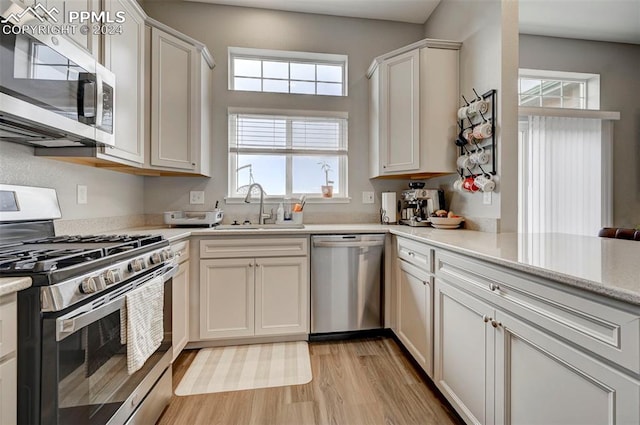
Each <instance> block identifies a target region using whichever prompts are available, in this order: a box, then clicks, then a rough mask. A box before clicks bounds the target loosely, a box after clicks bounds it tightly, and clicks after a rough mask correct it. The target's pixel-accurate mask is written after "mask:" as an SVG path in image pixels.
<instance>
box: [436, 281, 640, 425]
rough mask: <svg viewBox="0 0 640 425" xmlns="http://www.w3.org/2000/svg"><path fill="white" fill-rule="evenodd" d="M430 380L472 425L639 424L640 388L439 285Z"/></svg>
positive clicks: (549, 338) (506, 316) (539, 332)
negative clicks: (433, 366)
mask: <svg viewBox="0 0 640 425" xmlns="http://www.w3.org/2000/svg"><path fill="white" fill-rule="evenodd" d="M434 310H435V318H434V321H435V332H434V333H435V341H434V346H435V370H434V381H435V383H436V385H437V386H438V388H439V389H440V390H441V391H442V393H443V394H444V395H445V397H446V398H447V399H448V400H449V401H450V402H451V404H452V405H453V406H454V407H455V409H456V410H457V411H458V413H459V414H460V415H461V416H462V417H463V419H464V420H465V422H467V423H469V424H514V425H520V424H523V425H525V424H544V425H567V424H580V425H588V424H594V425H595V424H638V423H640V409H639V408H638V402H639V400H640V383H639V382H638V381H637V380H634V379H633V378H631V377H628V376H625V375H624V374H623V373H621V372H620V371H618V370H615V369H614V368H612V367H610V366H608V365H605V364H604V363H602V362H600V361H598V360H596V359H595V358H593V357H591V356H589V355H588V354H586V353H584V352H583V351H582V350H580V349H578V348H575V347H573V346H571V345H569V344H566V343H564V342H562V341H561V340H559V339H557V338H555V337H554V336H553V335H551V334H550V333H548V332H546V331H545V330H544V329H539V328H537V327H534V326H532V325H530V324H528V323H526V322H525V321H524V320H521V319H520V318H518V317H517V316H515V315H513V314H510V313H508V312H506V311H503V310H502V309H500V308H498V307H496V306H493V305H492V304H490V303H487V302H485V301H483V300H481V299H479V298H478V297H476V296H474V295H472V294H470V293H468V292H466V291H463V290H461V289H459V288H458V287H456V286H455V285H451V284H449V283H448V282H446V281H445V280H442V279H440V278H438V279H436V284H435V308H434Z"/></svg>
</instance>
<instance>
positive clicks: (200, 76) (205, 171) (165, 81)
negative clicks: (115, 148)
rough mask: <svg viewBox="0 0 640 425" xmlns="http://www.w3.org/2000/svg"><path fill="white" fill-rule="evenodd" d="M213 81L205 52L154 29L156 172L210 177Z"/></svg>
mask: <svg viewBox="0 0 640 425" xmlns="http://www.w3.org/2000/svg"><path fill="white" fill-rule="evenodd" d="M154 25H155V24H154ZM211 78H212V75H211V68H210V67H209V64H208V62H207V60H206V58H205V57H204V56H203V53H202V50H201V49H199V48H198V47H197V46H196V45H194V44H192V43H189V42H188V41H185V40H184V39H183V38H180V37H178V36H176V35H174V34H172V33H169V32H167V31H165V30H164V29H163V28H160V27H157V26H152V28H151V147H150V149H151V151H150V168H153V169H163V170H168V171H175V172H187V173H192V174H198V175H204V176H209V174H210V170H209V168H210V167H209V150H210V143H211V141H210V133H209V126H210V121H211V107H212V105H211Z"/></svg>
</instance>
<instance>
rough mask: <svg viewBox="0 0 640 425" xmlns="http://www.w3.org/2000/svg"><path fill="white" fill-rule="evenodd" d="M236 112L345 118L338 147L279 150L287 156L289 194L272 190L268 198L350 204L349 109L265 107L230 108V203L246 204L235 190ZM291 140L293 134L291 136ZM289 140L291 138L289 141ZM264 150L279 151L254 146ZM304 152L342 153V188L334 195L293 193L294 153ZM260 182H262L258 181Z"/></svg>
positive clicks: (340, 160) (325, 154)
mask: <svg viewBox="0 0 640 425" xmlns="http://www.w3.org/2000/svg"><path fill="white" fill-rule="evenodd" d="M235 114H250V115H265V116H268V117H273V116H281V117H285V118H289V117H291V118H293V117H310V118H322V117H326V118H339V119H343V120H345V127H344V128H343V129H342V133H343V134H342V145H341V146H340V147H339V149H338V150H335V151H333V150H326V151H324V150H319V151H307V150H298V149H288V148H287V149H277V152H278V153H283V154H285V155H287V161H286V170H285V175H286V184H285V187H286V189H285V190H286V193H285V194H284V195H269V194H268V193H267V194H266V195H265V200H267V201H270V202H278V201H281V200H284V199H286V198H300V196H302V195H305V196H306V199H307V202H309V203H349V202H350V201H351V198H350V197H349V193H348V188H349V182H348V162H349V155H348V152H349V147H348V146H349V142H348V133H349V132H348V121H349V114H348V113H347V112H337V111H309V110H283V109H263V108H235V107H230V108H227V116H228V141H227V152H228V160H229V168H228V176H227V177H228V178H227V181H228V185H227V197H226V198H225V202H226V203H228V204H234V203H242V202H244V198H245V196H244V195H241V194H238V193H236V191H235V188H236V186H237V181H236V178H237V173H236V171H237V168H238V160H237V156H236V155H235V154H233V153H232V152H231V143H232V135H233V134H234V133H235V127H234V121H233V120H232V119H231V116H232V115H235ZM287 139H289V137H287ZM288 142H289V141H288ZM261 151H263V152H264V153H272V152H274V151H276V150H271V149H269V148H265V149H261V148H251V152H254V153H256V154H260V152H261ZM296 154H297V155H304V156H309V155H313V154H317V155H319V156H330V155H336V156H338V155H339V158H338V169H337V170H335V171H336V172H337V173H338V176H339V178H338V183H339V186H338V191H337V193H336V192H334V195H333V197H331V198H324V197H323V196H322V195H321V194H320V193H294V192H292V187H293V176H292V173H291V172H292V161H291V155H296ZM318 172H319V173H320V172H321V169H320V166H318ZM256 183H260V182H259V181H256ZM253 198H255V197H253Z"/></svg>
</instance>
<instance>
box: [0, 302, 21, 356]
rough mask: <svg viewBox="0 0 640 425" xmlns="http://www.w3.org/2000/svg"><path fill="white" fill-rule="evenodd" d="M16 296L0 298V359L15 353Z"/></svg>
mask: <svg viewBox="0 0 640 425" xmlns="http://www.w3.org/2000/svg"><path fill="white" fill-rule="evenodd" d="M17 310H18V303H17V295H16V294H15V293H14V294H11V295H5V296H3V297H0V358H2V357H4V356H6V355H7V354H9V353H12V352H14V351H16V344H17V338H18V336H17V328H16V326H17V325H16V323H17V320H18V314H17Z"/></svg>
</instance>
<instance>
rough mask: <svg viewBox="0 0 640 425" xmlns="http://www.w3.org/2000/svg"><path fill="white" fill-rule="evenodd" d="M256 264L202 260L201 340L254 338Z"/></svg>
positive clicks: (246, 261) (247, 261)
mask: <svg viewBox="0 0 640 425" xmlns="http://www.w3.org/2000/svg"><path fill="white" fill-rule="evenodd" d="M254 262H255V260H254V259H252V258H251V259H247V258H240V259H224V260H200V338H202V339H216V338H230V337H241V336H253V334H254V329H255V327H254V290H255V285H254V280H255V279H254V273H253V270H254V267H253V265H254Z"/></svg>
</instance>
